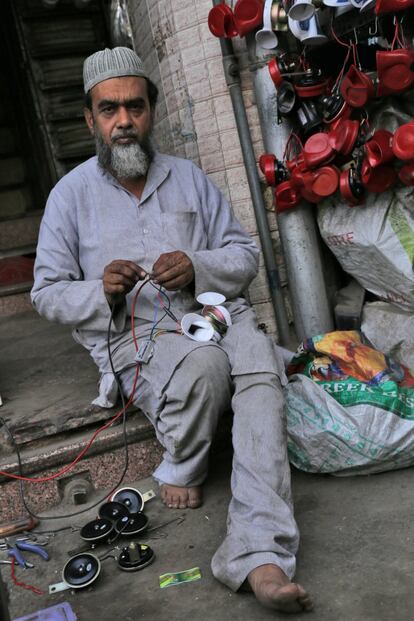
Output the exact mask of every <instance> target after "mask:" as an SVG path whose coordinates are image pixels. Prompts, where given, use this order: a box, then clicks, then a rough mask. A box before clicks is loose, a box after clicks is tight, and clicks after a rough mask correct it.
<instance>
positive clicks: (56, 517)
mask: <svg viewBox="0 0 414 621" xmlns="http://www.w3.org/2000/svg"><path fill="white" fill-rule="evenodd" d="M148 282H150V284H151V285H152V286H153V287H154V288H155V289H157V290H158V291H159V292H160V294H162V295H163V296H164V298H165V299H166V300H167V303H168V307H167V308H165V307H164V315H163V317H162V318H161V319H160V320H159V321H158V322H157V324H158V323H160V321H162V319H164V317H165V315H169V316H170V317H171V318H172V319H173V320H174V321H178V320H177V318H176V317H175V315H174V314H173V313H172V312H171V311H170V306H171V300H170V298H169V297H168V295H167V294H166V293H165V292H164V291H163V290H162V288H161V287H158V286H157V285H155V284H154V283H153V282H151V281H150V280H146V281H144V282H143V283H142V284H141V286H140V287H139V289H138V292H137V295H138V293H139V292H140V291H141V289H142V288H143V287H144V285H146V284H147V283H148ZM115 310H116V306H115V305H113V306H112V307H111V316H110V319H109V323H108V330H107V335H106V345H107V350H108V359H109V364H110V367H111V371H112V373H113V376H114V378H115V381H116V384H117V387H118V391H119V393H120V395H121V402H122V409H123V414H122V436H123V443H124V455H125V461H124V467H123V470H122V474H121V476H120V479H119V481H118V482H117V483H116V485H115V486H114V487H113V488H112V489H111V490H110V492H109V493H108V492H107V493H106V494H105V495H104V496H103V497H102V498H100V499H99V500H98V501H96V502H94V503H93V504H92V505H88V507H86V508H85V509H81V510H80V511H75V512H73V513H68V514H65V515H46V516H40V515H38V514H36V513H35V512H34V511H33V510H32V509H31V508H30V507H29V505H28V503H27V500H26V497H25V493H24V481H23V480H21V479H20V480H19V492H20V498H21V501H22V504H23V506H24V508H25V509H26V511H27V513H28V514H29V515H30V516H32V517H34V518H36V519H38V520H63V519H67V518H71V517H75V516H77V515H81V514H83V513H86V512H88V511H90V509H93V508H94V507H97V506H98V505H100V504H101V503H102V502H104V501H105V500H106V499H107V498H108V497H109V496H111V495H112V494H113V493H114V492H115V490H116V489H117V488H118V487H120V485H121V484H122V481H123V480H124V478H125V475H126V473H127V470H128V466H129V451H128V439H127V435H126V411H125V405H126V404H125V397H124V393H123V390H122V385H121V382H120V379H119V376H118V373H117V372H116V371H115V367H114V364H113V360H112V351H111V327H112V323H113V321H114V315H115ZM157 324H155V326H156V325H157ZM155 326H153V329H154V328H155ZM0 424H2V426H3V427H4V428H5V429H6V432H7V434H8V436H9V438H10V441H11V443H12V446H13V448H14V450H15V453H16V456H17V462H18V472H19V476H21V477H23V465H22V460H21V454H20V449H19V447H18V445H17V442H16V440H15V438H14V436H13V433H12V432H11V430H10V429H9V427H8V425H7V423H6V421H5V420H4V419H3V418H1V417H0ZM60 530H63V529H57V530H56V532H58V531H60ZM49 532H50V531H49Z"/></svg>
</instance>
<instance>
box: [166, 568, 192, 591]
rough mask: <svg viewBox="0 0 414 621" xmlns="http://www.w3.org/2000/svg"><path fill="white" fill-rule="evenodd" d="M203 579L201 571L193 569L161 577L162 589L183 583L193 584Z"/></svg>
mask: <svg viewBox="0 0 414 621" xmlns="http://www.w3.org/2000/svg"><path fill="white" fill-rule="evenodd" d="M200 579H201V571H200V568H199V567H192V568H191V569H185V570H184V571H177V572H171V573H167V574H162V575H161V576H160V587H161V589H166V588H167V587H170V586H175V585H176V584H181V583H182V582H193V581H194V580H200Z"/></svg>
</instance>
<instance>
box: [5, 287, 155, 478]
mask: <svg viewBox="0 0 414 621" xmlns="http://www.w3.org/2000/svg"><path fill="white" fill-rule="evenodd" d="M147 282H148V280H145V281H144V282H143V283H142V285H141V286H140V287H139V288H138V290H137V292H136V294H135V296H134V299H133V301H132V308H131V330H132V336H133V339H134V344H135V347H136V350H137V351H138V342H137V338H136V336H135V328H134V312H135V305H136V301H137V298H138V295H139V293H140V291H141V289H142V287H143V286H144V285H146V284H147ZM138 376H139V366H138V365H137V367H136V371H135V377H134V383H133V386H132V391H131V395H130V397H129V399H128V401H127V403H126V404H125V407H123V408H122V409H121V410H120V411H119V412H118V413H117V414H115V416H113V417H112V418H111V419H110V420H109V421H108V422H107V423H105V425H102V427H99V429H97V430H96V431H95V432H94V433H93V435H92V437H91V439H90V440H89V442H88V444H87V445H86V446H85V447H84V448H83V449H82V450H81V452H80V453H79V454H78V455H77V456H76V457H75V459H74V460H73V461H72V462H71V463H70V464H68V465H67V466H65V467H64V468H62V470H59V471H58V472H55V474H51V475H50V476H48V477H24V476H20V475H19V474H10V473H9V472H5V471H4V470H0V475H2V476H5V477H8V478H9V479H16V480H18V481H28V482H29V483H46V482H47V481H52V480H53V479H57V478H58V477H60V476H62V475H63V474H66V472H69V471H70V470H72V468H74V467H75V466H76V464H77V463H78V462H79V461H80V460H81V459H82V457H83V456H84V455H85V453H86V452H87V451H88V450H89V449H90V447H91V446H92V444H93V443H94V441H95V439H96V437H97V436H98V435H99V434H100V433H101V431H104V430H105V429H107V428H108V427H110V426H111V425H112V424H113V423H114V422H115V421H117V420H118V419H119V418H120V417H121V416H122V415H123V414H124V412H125V411H126V410H127V408H128V407H129V406H130V405H131V403H132V400H133V398H134V395H135V391H136V386H137V381H138Z"/></svg>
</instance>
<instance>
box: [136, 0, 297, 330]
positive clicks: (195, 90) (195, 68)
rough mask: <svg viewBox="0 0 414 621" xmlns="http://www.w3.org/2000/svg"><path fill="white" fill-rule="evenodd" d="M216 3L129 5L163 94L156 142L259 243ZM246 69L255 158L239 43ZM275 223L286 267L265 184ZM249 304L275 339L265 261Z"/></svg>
mask: <svg viewBox="0 0 414 621" xmlns="http://www.w3.org/2000/svg"><path fill="white" fill-rule="evenodd" d="M211 7H212V2H211V0H128V10H129V15H130V20H131V25H132V29H133V33H134V44H135V49H136V51H137V53H138V54H139V55H140V56H141V57H142V58H143V60H144V62H145V65H146V67H147V70H148V71H149V73H150V75H151V78H152V79H153V81H154V82H155V83H156V84H157V86H158V87H159V89H160V101H159V105H158V110H157V116H156V123H155V139H156V142H157V145H158V147H159V149H160V150H161V151H163V152H165V153H169V154H172V155H178V156H180V157H185V158H189V159H191V160H192V161H194V162H195V163H196V164H197V165H198V166H200V167H201V168H202V169H203V170H204V172H206V173H207V174H208V175H209V177H210V178H211V179H212V180H213V181H214V182H215V183H216V185H217V186H218V187H219V188H220V189H221V191H222V192H223V194H224V195H225V196H226V198H227V199H228V200H229V201H230V203H231V205H232V208H233V210H234V212H235V214H236V215H237V217H238V219H239V220H240V222H241V223H242V224H243V226H244V227H245V229H246V230H247V231H248V232H249V233H250V234H251V235H252V236H253V237H254V238H255V239H256V241H257V242H258V243H259V244H260V242H259V239H258V235H257V227H256V222H255V217H254V211H253V207H252V202H251V197H250V193H249V187H248V183H247V178H246V173H245V169H244V164H243V157H242V152H241V148H240V142H239V138H238V135H237V130H236V123H235V119H234V115H233V109H232V105H231V100H230V96H229V94H228V89H227V85H226V82H225V78H224V72H223V66H222V59H221V50H220V43H219V40H218V39H216V38H215V37H214V36H213V35H212V34H211V33H210V31H209V29H208V26H207V17H208V13H209V10H210V8H211ZM234 45H235V51H236V53H237V55H238V57H239V62H240V65H241V68H242V89H243V97H244V101H245V105H246V111H247V116H248V120H249V125H250V130H251V134H252V138H253V143H254V149H255V153H256V158H257V159H258V158H259V156H260V154H261V153H262V152H263V146H262V142H261V131H260V126H259V119H258V115H257V110H256V106H255V103H254V93H253V82H252V76H251V73H250V71H249V69H248V68H247V54H246V51H245V44H244V41H242V40H239V39H235V40H234ZM263 190H264V193H265V198H266V203H267V205H268V207H269V225H270V227H271V230H272V237H273V239H274V246H275V253H276V256H277V258H278V263H279V264H280V269H281V273H280V275H281V279H282V282H284V281H285V272H284V269H283V265H281V260H280V249H279V239H278V234H277V227H276V219H275V216H274V214H273V213H272V211H270V209H271V193H270V190H269V189H266V186H265V185H263ZM249 294H250V300H251V302H252V303H253V304H254V306H255V308H256V311H257V314H258V318H259V321H260V322H261V323H264V324H266V328H267V331H268V332H269V333H271V334H274V335H276V324H275V319H274V313H273V307H272V304H271V303H270V301H269V299H270V296H269V290H268V287H267V282H266V275H265V271H264V266H263V259H262V260H261V265H260V272H259V274H258V276H257V278H256V279H255V280H254V282H253V283H252V285H251V287H250V290H249Z"/></svg>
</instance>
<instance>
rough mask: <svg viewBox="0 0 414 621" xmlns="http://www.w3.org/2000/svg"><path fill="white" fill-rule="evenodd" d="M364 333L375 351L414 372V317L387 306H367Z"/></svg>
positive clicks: (406, 312) (373, 304) (375, 303)
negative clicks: (377, 350)
mask: <svg viewBox="0 0 414 621" xmlns="http://www.w3.org/2000/svg"><path fill="white" fill-rule="evenodd" d="M361 330H362V332H363V334H364V336H366V338H367V339H368V340H369V341H370V343H371V344H372V345H373V346H374V347H375V348H376V349H379V350H380V351H382V352H384V354H387V356H391V357H392V358H394V359H395V360H397V361H398V362H400V363H401V364H404V365H405V366H406V367H409V368H410V369H414V313H412V312H410V311H403V310H401V309H400V308H397V307H396V306H394V305H393V304H388V303H387V302H367V303H366V304H365V305H364V308H363V312H362V326H361Z"/></svg>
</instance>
